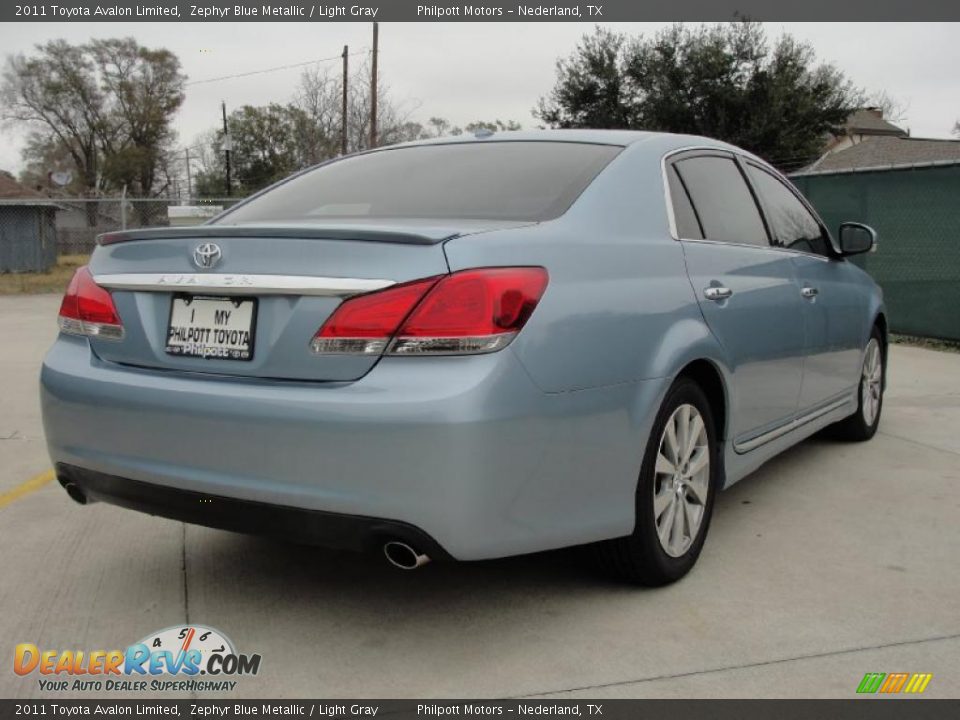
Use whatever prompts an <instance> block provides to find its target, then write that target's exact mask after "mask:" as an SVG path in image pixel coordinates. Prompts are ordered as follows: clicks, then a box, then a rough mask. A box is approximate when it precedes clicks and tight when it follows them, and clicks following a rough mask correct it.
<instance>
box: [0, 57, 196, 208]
mask: <svg viewBox="0 0 960 720" xmlns="http://www.w3.org/2000/svg"><path fill="white" fill-rule="evenodd" d="M185 80H186V78H185V77H184V76H183V75H182V74H181V73H180V62H179V60H178V59H177V57H176V56H175V55H173V53H171V52H169V51H167V50H162V49H160V50H152V49H149V48H145V47H141V46H140V45H138V44H137V43H136V41H135V40H133V39H132V38H125V39H113V40H95V41H93V42H91V43H88V44H84V45H71V44H69V43H68V42H66V41H65V40H54V41H51V42H48V43H43V44H40V45H37V46H36V48H35V52H34V53H33V54H32V55H31V56H29V57H28V56H25V55H23V54H19V55H14V56H11V57H8V58H7V63H6V68H5V70H4V72H3V76H2V84H0V99H2V105H0V107H2V109H0V118H2V120H4V121H5V122H6V123H8V124H16V125H18V126H23V127H26V128H27V129H30V130H33V132H32V134H31V135H30V141H29V142H28V144H27V147H26V149H25V153H24V155H25V160H27V164H28V168H32V173H33V174H34V175H36V174H38V173H39V174H40V175H41V176H42V175H43V174H45V171H44V168H43V167H37V165H38V164H42V163H44V162H46V161H52V160H55V161H56V163H57V165H58V166H59V165H61V164H63V163H67V164H69V165H70V166H71V167H58V168H57V169H62V170H72V171H73V172H74V176H75V178H76V187H77V189H78V190H79V191H81V192H83V193H84V194H86V195H89V196H92V197H96V196H97V195H99V194H100V193H101V192H103V191H104V190H108V189H111V190H119V189H120V188H121V187H124V186H127V187H129V188H130V190H131V192H134V193H136V194H139V195H149V194H151V193H152V192H153V191H154V190H155V187H154V186H155V185H156V182H157V179H158V177H160V175H159V174H158V173H159V171H160V168H161V166H162V165H163V164H164V163H165V160H164V158H165V156H166V155H167V154H168V153H169V151H170V150H171V148H172V145H173V141H174V135H173V131H172V128H171V124H172V121H173V118H174V117H175V115H176V113H177V111H178V110H179V108H180V105H181V103H182V102H183V84H184V82H185ZM51 169H52V168H51ZM87 210H88V218H87V219H88V222H90V223H95V222H96V213H97V208H96V203H88V204H87Z"/></svg>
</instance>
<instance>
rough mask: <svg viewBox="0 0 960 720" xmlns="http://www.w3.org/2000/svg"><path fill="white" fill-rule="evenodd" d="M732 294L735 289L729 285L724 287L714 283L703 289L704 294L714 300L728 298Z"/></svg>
mask: <svg viewBox="0 0 960 720" xmlns="http://www.w3.org/2000/svg"><path fill="white" fill-rule="evenodd" d="M731 295H733V290H731V289H730V288H728V287H723V286H722V285H721V286H717V285H712V286H710V287H708V288H706V289H704V291H703V296H704V297H705V298H706V299H707V300H713V301H714V302H717V301H720V300H726V299H727V298H728V297H730V296H731Z"/></svg>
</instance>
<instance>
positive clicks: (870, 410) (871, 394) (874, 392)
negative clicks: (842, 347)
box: [860, 337, 883, 425]
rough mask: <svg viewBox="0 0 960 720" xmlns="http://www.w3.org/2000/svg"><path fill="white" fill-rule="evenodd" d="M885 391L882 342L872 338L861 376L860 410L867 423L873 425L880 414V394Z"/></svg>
mask: <svg viewBox="0 0 960 720" xmlns="http://www.w3.org/2000/svg"><path fill="white" fill-rule="evenodd" d="M882 392H883V354H882V352H881V351H880V343H879V341H878V340H877V339H876V338H875V337H872V338H870V342H869V343H867V352H866V353H865V354H864V356H863V374H862V375H861V378H860V412H861V413H862V414H863V421H864V422H865V423H866V424H867V425H873V424H874V423H875V422H876V420H877V415H879V414H880V396H881V394H882Z"/></svg>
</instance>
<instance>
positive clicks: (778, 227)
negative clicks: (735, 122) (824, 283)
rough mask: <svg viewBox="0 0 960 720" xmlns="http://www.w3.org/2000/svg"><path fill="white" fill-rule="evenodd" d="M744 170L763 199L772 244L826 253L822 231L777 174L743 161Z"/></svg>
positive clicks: (825, 240) (824, 235)
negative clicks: (745, 168)
mask: <svg viewBox="0 0 960 720" xmlns="http://www.w3.org/2000/svg"><path fill="white" fill-rule="evenodd" d="M747 173H748V174H749V175H750V180H751V182H753V186H754V187H755V188H756V190H757V194H758V195H760V199H761V200H762V201H763V206H764V209H765V210H766V213H767V220H768V221H769V222H770V229H771V230H772V231H773V236H774V238H773V243H774V245H777V246H778V247H784V248H787V249H789V250H799V251H801V252H807V253H814V254H816V255H827V254H828V253H829V244H830V241H829V240H828V238H827V236H826V233H825V232H824V231H823V228H822V227H821V226H820V223H819V222H817V219H816V218H815V217H814V216H813V214H812V213H811V212H810V211H809V210H808V209H807V208H806V206H805V205H804V204H803V203H802V202H801V201H800V199H799V198H798V197H797V196H796V195H795V194H794V193H793V191H792V190H790V188H788V187H787V186H786V185H785V184H784V183H783V181H782V180H780V178H778V177H776V176H775V175H773V174H772V173H770V172H767V171H766V170H764V169H763V168H760V167H757V166H756V165H754V164H752V163H748V164H747Z"/></svg>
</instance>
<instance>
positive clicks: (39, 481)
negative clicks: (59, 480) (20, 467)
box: [0, 470, 56, 508]
mask: <svg viewBox="0 0 960 720" xmlns="http://www.w3.org/2000/svg"><path fill="white" fill-rule="evenodd" d="M54 477H56V475H54V473H53V470H47V471H46V472H42V473H40V474H39V475H37V476H36V477H32V478H30V479H29V480H27V481H26V482H24V483H21V484H19V485H17V486H16V487H15V488H14V489H13V490H11V491H9V492H5V493H3V494H2V495H0V508H2V507H6V506H7V505H9V504H10V503H12V502H13V501H14V500H19V499H20V498H22V497H23V496H24V495H29V494H30V493H32V492H33V491H34V490H39V489H40V488H42V487H43V486H44V485H46V484H47V483H48V482H50V481H51V480H53V478H54Z"/></svg>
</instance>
